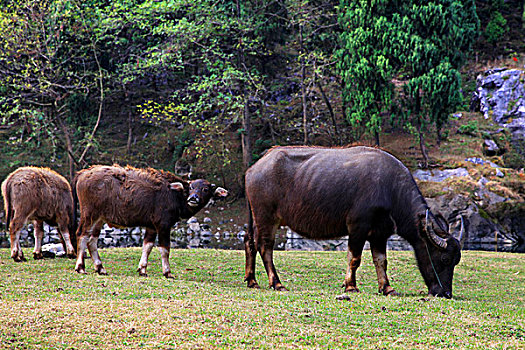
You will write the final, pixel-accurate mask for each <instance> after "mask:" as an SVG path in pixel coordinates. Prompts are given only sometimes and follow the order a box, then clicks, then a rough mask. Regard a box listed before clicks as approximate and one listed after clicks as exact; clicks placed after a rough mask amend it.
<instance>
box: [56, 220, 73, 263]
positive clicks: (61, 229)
mask: <svg viewBox="0 0 525 350" xmlns="http://www.w3.org/2000/svg"><path fill="white" fill-rule="evenodd" d="M58 233H59V234H60V236H62V239H63V240H64V241H63V242H62V244H63V245H64V248H65V249H66V254H67V257H68V258H70V259H74V258H75V257H76V253H75V248H73V244H71V235H70V232H69V227H68V224H67V223H65V222H60V223H59V224H58Z"/></svg>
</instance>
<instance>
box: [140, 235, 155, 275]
mask: <svg viewBox="0 0 525 350" xmlns="http://www.w3.org/2000/svg"><path fill="white" fill-rule="evenodd" d="M156 238H157V231H155V230H152V229H149V228H147V229H146V234H145V235H144V243H143V244H142V256H141V257H140V262H139V267H138V269H137V271H138V273H139V276H144V277H147V276H148V273H147V272H146V268H147V267H148V258H149V254H150V253H151V250H152V249H153V246H154V245H155V239H156Z"/></svg>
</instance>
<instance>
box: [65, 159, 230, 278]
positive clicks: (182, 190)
mask: <svg viewBox="0 0 525 350" xmlns="http://www.w3.org/2000/svg"><path fill="white" fill-rule="evenodd" d="M73 191H74V192H73V193H74V195H77V196H78V202H79V204H80V224H79V227H78V231H77V239H78V252H77V253H78V259H77V263H76V266H75V270H76V271H77V272H79V273H85V272H86V271H85V263H84V252H85V250H86V249H88V250H89V253H90V255H91V258H92V259H93V264H94V266H95V270H96V271H97V272H98V273H99V274H102V275H104V274H106V270H105V269H104V267H103V266H102V261H101V260H100V256H99V254H98V250H97V240H98V237H99V235H100V230H101V228H102V226H103V225H104V223H107V224H108V225H110V226H116V227H135V226H141V227H145V228H146V235H145V237H144V243H143V246H142V257H141V259H140V262H139V266H138V272H139V275H141V276H147V273H146V268H147V265H148V257H149V254H150V252H151V250H152V248H153V245H154V243H155V239H156V238H157V236H158V244H159V251H160V254H161V260H162V270H163V273H164V276H166V277H167V278H173V275H172V274H171V269H170V264H169V251H170V229H171V227H172V226H173V225H174V224H175V223H176V222H177V221H178V220H179V219H180V218H190V217H191V216H193V215H195V214H196V213H197V212H198V211H199V210H200V209H202V208H203V207H204V206H205V205H206V204H207V203H208V201H209V200H210V199H211V198H212V197H215V198H219V197H225V196H227V195H228V191H226V190H225V189H223V188H220V187H218V188H216V189H214V188H212V185H211V184H210V183H209V182H208V181H206V180H194V181H191V182H189V183H188V182H186V181H184V180H183V179H181V178H180V177H178V176H176V175H173V174H171V173H169V172H165V171H159V170H155V169H151V168H150V169H137V168H133V167H130V166H127V167H121V166H118V165H113V166H103V165H95V166H92V167H91V168H89V169H85V170H81V171H79V172H78V173H77V175H76V176H75V179H74V181H73Z"/></svg>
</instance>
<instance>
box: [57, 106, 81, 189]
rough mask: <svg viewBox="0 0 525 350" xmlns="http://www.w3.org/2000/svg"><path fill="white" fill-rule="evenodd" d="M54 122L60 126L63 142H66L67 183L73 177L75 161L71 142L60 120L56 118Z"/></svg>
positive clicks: (64, 125)
mask: <svg viewBox="0 0 525 350" xmlns="http://www.w3.org/2000/svg"><path fill="white" fill-rule="evenodd" d="M56 120H57V124H58V125H59V126H60V129H62V133H63V134H64V140H65V141H66V152H67V160H68V163H69V181H72V180H73V177H74V176H75V165H76V160H75V156H74V154H73V143H72V142H71V135H70V133H69V130H68V128H67V126H66V124H65V123H64V121H63V120H62V118H60V116H58V117H57V119H56Z"/></svg>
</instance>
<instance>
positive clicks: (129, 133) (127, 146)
mask: <svg viewBox="0 0 525 350" xmlns="http://www.w3.org/2000/svg"><path fill="white" fill-rule="evenodd" d="M132 139H133V128H132V118H131V111H129V112H128V143H127V145H126V153H127V154H130V153H131V141H132Z"/></svg>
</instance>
